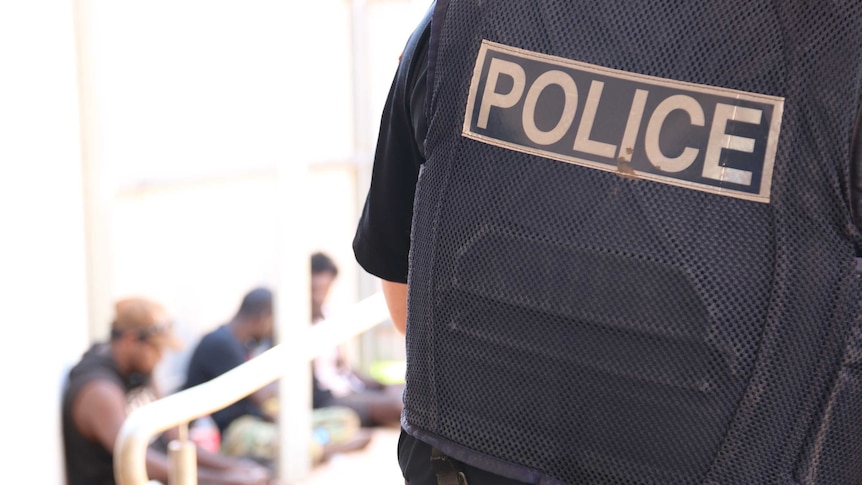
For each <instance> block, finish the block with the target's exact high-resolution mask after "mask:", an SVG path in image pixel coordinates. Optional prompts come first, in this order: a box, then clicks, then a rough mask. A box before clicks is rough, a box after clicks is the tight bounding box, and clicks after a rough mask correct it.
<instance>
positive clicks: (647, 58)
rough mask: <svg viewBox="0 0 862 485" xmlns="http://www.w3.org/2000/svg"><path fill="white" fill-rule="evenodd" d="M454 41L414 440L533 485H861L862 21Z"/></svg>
mask: <svg viewBox="0 0 862 485" xmlns="http://www.w3.org/2000/svg"><path fill="white" fill-rule="evenodd" d="M435 35H438V36H439V37H437V38H438V39H439V51H438V52H437V54H436V58H435V64H434V75H433V85H432V86H429V89H431V92H432V94H431V97H430V98H429V99H430V101H429V105H428V114H429V134H428V138H427V142H426V156H427V162H426V163H425V165H424V166H423V169H422V172H421V173H420V178H419V184H418V187H417V195H416V202H415V213H414V219H413V230H412V236H411V240H412V245H411V255H410V275H409V283H410V294H409V323H408V334H407V356H408V370H407V382H408V385H407V393H406V404H405V414H404V417H405V427H406V429H407V431H408V432H409V433H411V434H413V435H414V436H416V437H417V438H419V439H421V440H423V441H425V442H427V443H430V444H432V445H435V446H437V447H438V448H440V449H441V450H442V451H444V452H445V453H447V454H449V455H451V456H453V457H455V458H458V459H460V460H462V461H465V462H468V463H470V464H473V465H475V466H479V467H482V468H485V469H489V470H491V471H495V472H497V473H500V474H502V475H505V476H509V477H511V478H515V479H520V480H523V481H526V482H530V483H548V484H550V483H567V484H661V485H667V484H741V485H742V484H744V485H761V484H763V485H766V484H775V485H788V484H835V485H849V484H856V483H862V321H860V318H859V315H860V312H859V308H858V307H859V300H860V292H862V287H860V282H859V278H858V274H857V269H856V263H855V258H854V254H855V246H856V244H857V243H858V241H859V239H858V233H857V230H856V228H855V226H854V225H853V223H852V215H851V211H850V200H849V198H850V170H851V169H850V165H851V164H850V159H851V154H850V152H851V145H852V142H851V138H852V136H853V133H854V129H855V123H856V117H857V113H858V110H859V102H860V95H861V94H862V3H860V2H857V1H844V2H841V1H835V2H826V1H818V2H813V1H786V2H768V1H762V0H746V1H741V0H739V1H729V0H709V1H707V0H696V1H681V0H676V1H674V0H667V1H663V0H625V1H623V0H606V1H573V0H568V1H529V2H527V1H503V0H499V1H494V2H479V1H457V0H453V1H452V2H450V3H449V6H448V11H446V15H445V18H443V17H439V18H435ZM483 41H487V42H485V43H483ZM482 48H486V49H490V50H487V51H485V54H483V56H484V57H481V58H480V55H479V53H480V49H482ZM492 58H493V59H498V62H496V64H495V63H494V61H493V60H492ZM477 59H480V61H478V62H477ZM569 61H576V62H577V63H578V64H571V63H569ZM584 66H586V67H584ZM519 69H520V71H523V76H522V75H521V73H520V71H519ZM549 73H550V74H549ZM489 85H490V87H489ZM471 86H472V88H473V92H472V94H471ZM602 88H603V89H604V90H603V91H602ZM738 93H749V94H751V95H753V96H764V97H767V98H768V99H770V100H773V99H778V100H781V101H780V103H773V104H769V103H768V102H764V103H762V104H759V103H760V101H758V100H757V98H751V99H753V101H751V102H749V101H747V99H748V98H746V96H747V95H745V94H743V95H740V96H737V94H738ZM770 102H771V101H770ZM634 106H637V109H635V108H634ZM769 106H772V108H769ZM778 106H780V109H779V108H778ZM770 110H771V111H770ZM782 110H783V113H781V112H780V111H782ZM507 116H508V118H506V117H507ZM585 117H589V119H588V120H586V121H585V119H584V118H585ZM770 119H771V120H773V121H774V120H776V119H777V121H778V123H779V126H780V134H777V138H775V139H774V140H773V142H774V144H773V146H772V150H773V153H772V159H773V160H774V163H773V164H771V165H770V166H769V167H767V166H766V165H767V164H764V159H765V158H769V157H770V154H769V153H768V152H769V150H770V147H769V143H770V142H769V136H768V135H769V134H770V133H772V134H773V135H775V134H776V133H778V132H776V131H775V129H774V128H776V127H770V126H769V121H770ZM629 120H634V121H632V122H629ZM519 123H520V125H519ZM630 123H631V124H630ZM468 125H469V127H470V128H469V130H468ZM717 125H718V128H716V126H717ZM513 127H514V128H513ZM677 127H682V128H680V129H677ZM480 128H481V129H480ZM482 130H485V131H482ZM519 130H522V131H519ZM466 131H471V133H473V134H476V133H479V136H467V135H466V134H465V132H466ZM524 133H527V135H526V137H525V134H524ZM625 142H630V146H629V145H626V144H625ZM712 142H715V143H719V144H720V145H715V146H713V145H712V144H711V143H712ZM716 147H717V148H716ZM627 149H628V150H627ZM686 149H689V150H688V151H686ZM662 157H664V158H662ZM710 157H712V158H710ZM709 167H711V168H709ZM746 191H747V192H746ZM746 194H747V195H746Z"/></svg>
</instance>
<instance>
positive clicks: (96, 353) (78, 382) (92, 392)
mask: <svg viewBox="0 0 862 485" xmlns="http://www.w3.org/2000/svg"><path fill="white" fill-rule="evenodd" d="M115 308H116V314H115V318H114V321H113V324H112V326H111V341H110V342H108V343H97V344H94V345H93V346H92V347H91V348H90V349H89V350H88V351H87V352H86V353H85V354H84V356H83V357H82V358H81V361H80V362H79V363H78V364H77V365H75V367H73V368H72V370H71V371H70V373H69V381H68V384H67V386H66V389H65V391H64V394H63V409H62V418H63V441H64V445H65V454H66V475H67V479H68V481H69V485H113V484H114V483H115V479H114V458H113V450H114V444H115V442H116V439H117V435H118V433H119V431H120V428H121V426H122V425H123V422H124V420H125V419H126V416H128V414H129V413H130V412H131V411H132V410H133V409H135V408H136V407H138V406H141V405H144V404H146V403H148V402H150V401H152V400H154V399H156V398H157V397H158V392H157V391H156V390H155V387H154V386H153V383H152V372H153V369H155V367H156V365H157V364H158V363H159V361H160V360H161V358H162V355H163V354H164V352H165V351H166V350H168V349H171V348H178V347H179V346H180V342H179V341H178V340H177V339H176V338H175V337H174V336H173V334H172V333H171V328H170V321H169V320H168V318H167V314H166V312H165V310H164V309H163V308H162V307H161V306H160V305H158V304H157V303H155V302H153V301H150V300H147V299H144V298H128V299H123V300H120V301H118V302H117V303H116V306H115ZM167 439H168V438H167V436H166V435H162V436H160V437H159V439H158V440H157V441H156V442H155V443H154V444H153V446H151V448H150V449H149V450H148V452H147V473H148V475H149V476H150V478H152V479H154V480H159V481H162V482H167V478H168V458H167V454H166V452H165V450H166V445H167ZM197 453H198V470H197V473H198V478H199V480H200V483H201V484H211V485H212V484H222V485H240V484H246V485H254V484H257V485H263V484H265V483H268V480H269V479H270V473H269V471H267V470H266V469H265V468H264V467H261V466H259V465H257V464H256V463H253V462H251V461H248V460H238V459H235V458H231V457H226V456H222V455H218V454H212V453H208V452H206V451H205V450H203V449H202V448H199V449H198V452H197Z"/></svg>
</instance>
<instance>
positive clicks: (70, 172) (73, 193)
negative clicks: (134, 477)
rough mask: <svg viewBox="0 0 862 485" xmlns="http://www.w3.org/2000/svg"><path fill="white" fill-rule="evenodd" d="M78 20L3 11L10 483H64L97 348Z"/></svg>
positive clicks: (2, 194)
mask: <svg viewBox="0 0 862 485" xmlns="http://www.w3.org/2000/svg"><path fill="white" fill-rule="evenodd" d="M73 18H74V17H73V12H72V3H71V2H70V1H48V0H43V1H27V2H2V3H0V71H2V72H3V75H2V76H0V231H2V237H0V308H2V310H3V320H4V336H3V341H4V342H5V345H4V347H5V350H4V351H3V352H0V380H2V382H3V389H4V392H3V400H2V404H0V409H2V415H3V416H4V418H3V420H4V425H3V427H4V430H3V434H4V436H6V437H7V438H8V439H5V440H3V443H2V444H0V469H2V470H3V472H2V473H3V479H2V480H3V482H6V483H44V484H60V483H63V482H64V478H63V470H62V463H63V461H62V460H63V454H62V440H61V431H60V412H59V411H60V392H61V389H60V386H61V382H62V380H63V376H64V372H65V370H67V368H68V366H69V365H70V364H72V363H73V362H74V361H75V360H76V359H77V358H78V357H79V355H80V353H81V352H82V351H83V350H84V347H85V346H86V343H87V309H86V276H85V269H84V268H85V267H84V233H83V204H82V188H81V187H82V182H81V156H80V145H79V137H80V132H79V129H78V127H79V120H78V94H77V82H76V66H75V59H76V57H75V36H74V29H73ZM10 474H11V475H10Z"/></svg>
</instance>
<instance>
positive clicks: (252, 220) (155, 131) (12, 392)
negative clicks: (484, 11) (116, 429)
mask: <svg viewBox="0 0 862 485" xmlns="http://www.w3.org/2000/svg"><path fill="white" fill-rule="evenodd" d="M428 5H429V2H428V0H421V1H417V0H313V1H307V2H301V1H288V0H281V1H275V0H243V1H236V0H234V1H226V0H221V1H220V0H206V1H204V0H170V1H168V0H148V1H146V2H133V1H126V0H77V1H72V0H65V1H59V0H57V1H49V0H28V1H26V2H25V1H8V2H2V3H0V68H2V71H0V230H2V236H0V309H2V310H3V313H4V315H5V317H6V318H5V320H6V321H5V326H6V328H8V329H9V331H8V332H7V342H8V345H7V349H8V350H6V351H5V352H2V353H0V355H2V357H0V359H2V360H0V364H2V365H0V369H2V370H0V372H2V381H3V383H4V384H5V388H4V391H3V392H4V395H5V396H4V398H3V399H2V401H0V402H2V404H0V406H2V408H0V410H2V413H0V415H2V416H4V417H5V418H6V419H7V420H9V422H8V423H6V424H4V428H5V429H6V433H5V435H6V436H7V439H5V440H2V442H0V460H2V466H3V468H4V469H5V470H26V475H25V476H26V477H27V480H26V481H27V482H28V483H45V484H51V483H63V473H62V447H61V440H60V420H59V402H60V389H61V385H62V382H63V379H64V375H65V372H66V371H67V370H68V368H69V367H70V366H71V365H72V364H73V363H74V362H75V361H76V360H77V359H78V358H79V357H80V354H81V353H82V352H83V351H84V350H85V349H86V348H87V347H88V346H89V344H90V343H91V342H94V341H97V340H103V339H105V338H106V337H107V335H108V330H109V325H110V318H111V312H112V308H111V302H112V301H113V300H114V299H116V298H118V297H122V296H128V295H133V294H137V295H144V296H148V297H150V298H153V299H155V300H158V301H160V302H161V303H163V304H164V305H165V306H166V307H167V308H168V310H169V311H170V312H171V313H172V315H173V316H174V318H175V320H176V326H177V331H178V333H179V335H180V336H181V337H182V338H183V340H184V341H185V342H186V344H187V346H186V349H187V350H186V351H184V352H177V353H173V354H169V355H168V356H167V358H166V359H165V361H164V362H163V364H162V366H161V367H160V369H159V371H158V373H159V378H160V381H161V382H162V383H163V385H164V386H165V388H166V389H167V390H168V391H170V390H173V389H174V388H175V387H176V386H178V385H179V384H180V383H181V381H182V377H183V376H182V372H181V369H182V368H183V366H184V365H185V361H186V359H187V358H188V354H189V352H190V351H191V349H192V347H193V345H194V343H196V341H197V339H198V338H199V337H200V336H201V335H202V334H203V333H205V332H207V331H209V330H212V329H213V328H215V327H216V326H218V325H219V324H221V323H224V322H226V321H227V320H228V319H229V318H230V317H231V316H232V315H233V313H234V312H235V311H236V309H237V307H238V305H239V302H240V299H241V298H242V296H243V294H244V293H245V292H246V291H247V290H249V289H251V288H252V287H254V286H257V285H267V286H271V287H273V288H274V289H275V290H276V291H277V292H289V293H290V295H289V296H287V297H285V298H282V299H280V302H282V303H285V302H287V303H290V302H293V301H295V302H299V303H298V304H297V305H296V307H297V308H296V309H294V311H293V312H292V313H289V312H290V309H287V308H281V310H283V311H284V312H283V313H284V314H285V315H287V314H290V315H291V318H294V317H295V318H301V315H304V314H307V313H304V312H306V311H307V307H305V306H303V305H305V304H306V301H307V298H308V296H307V288H306V287H305V286H304V285H306V284H307V277H308V274H307V272H308V256H309V254H310V253H311V252H313V251H318V250H320V251H324V252H326V253H327V254H329V255H330V256H331V257H332V258H333V259H334V260H335V261H336V263H337V264H338V266H339V269H340V274H339V277H338V279H337V280H336V283H335V286H334V287H333V290H332V294H331V295H330V298H329V303H328V306H329V308H330V309H332V310H337V309H338V308H340V307H345V306H348V305H351V304H353V303H355V302H357V301H359V300H360V299H362V298H364V297H366V296H368V295H370V294H372V293H374V292H375V291H377V289H378V286H377V285H378V283H377V281H376V280H375V279H374V278H373V277H371V276H369V275H367V274H365V273H364V272H363V271H362V270H361V269H360V268H359V267H358V265H357V264H356V263H355V260H354V258H353V253H352V249H351V240H352V238H353V232H354V230H355V226H356V221H357V219H358V216H359V213H360V210H361V207H362V202H363V200H364V197H365V192H366V190H367V185H368V179H369V176H370V169H371V162H372V157H373V149H374V145H375V142H376V137H377V128H378V123H379V118H380V113H381V110H382V105H383V102H384V100H385V98H386V94H387V92H388V90H389V86H390V83H391V79H392V75H393V74H394V72H395V68H396V66H397V63H398V57H399V55H400V53H401V50H402V48H403V46H404V43H405V42H406V40H407V37H408V36H409V34H410V32H411V31H412V30H413V27H414V26H415V25H416V23H417V22H418V21H419V19H420V18H421V16H422V15H423V14H424V12H425V10H426V9H427V7H428ZM350 349H351V353H350V355H351V358H352V359H354V360H355V362H356V363H357V365H360V366H361V367H364V368H365V369H369V370H374V371H375V372H376V371H378V370H379V366H377V364H380V363H394V365H395V368H396V369H397V365H398V363H399V362H401V361H403V341H402V340H401V337H399V336H398V335H396V334H395V333H394V330H393V329H392V328H391V325H387V324H381V325H380V326H379V327H378V328H375V329H373V330H372V331H370V332H367V333H365V334H363V335H362V336H361V337H358V338H357V339H356V341H355V342H351V343H350ZM390 369H391V367H390ZM396 375H397V374H396ZM7 475H8V474H7ZM11 476H13V477H14V476H16V475H15V473H14V472H13V473H12V475H11Z"/></svg>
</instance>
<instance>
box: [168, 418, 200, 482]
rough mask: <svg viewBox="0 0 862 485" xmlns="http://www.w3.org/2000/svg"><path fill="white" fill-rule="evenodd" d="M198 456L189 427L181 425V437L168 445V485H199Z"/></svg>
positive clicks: (184, 424) (185, 424)
mask: <svg viewBox="0 0 862 485" xmlns="http://www.w3.org/2000/svg"><path fill="white" fill-rule="evenodd" d="M197 462H198V454H197V448H196V446H195V443H194V442H193V441H191V440H190V439H189V425H188V423H183V424H182V425H180V436H179V438H178V439H175V440H172V441H171V442H170V443H169V444H168V485H198V467H197Z"/></svg>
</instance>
